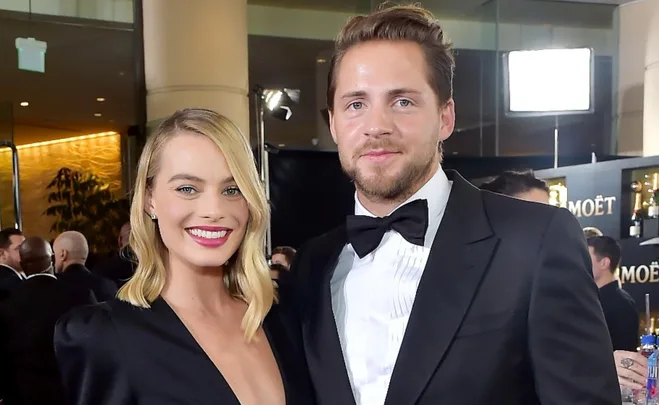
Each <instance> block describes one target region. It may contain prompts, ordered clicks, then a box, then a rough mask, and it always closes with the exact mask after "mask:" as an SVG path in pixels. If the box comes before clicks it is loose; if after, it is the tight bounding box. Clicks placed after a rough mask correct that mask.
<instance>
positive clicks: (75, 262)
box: [53, 231, 117, 302]
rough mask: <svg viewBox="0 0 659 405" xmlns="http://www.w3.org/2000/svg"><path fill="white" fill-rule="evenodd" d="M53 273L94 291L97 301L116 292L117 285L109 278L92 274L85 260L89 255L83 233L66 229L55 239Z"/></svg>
mask: <svg viewBox="0 0 659 405" xmlns="http://www.w3.org/2000/svg"><path fill="white" fill-rule="evenodd" d="M53 250H54V253H55V274H56V275H57V278H58V279H59V280H60V281H62V282H64V283H66V284H69V285H72V286H76V285H77V286H84V287H85V288H86V289H88V290H91V291H93V292H94V295H95V296H96V300H97V301H98V302H102V301H107V300H109V299H112V298H113V297H114V296H115V295H116V294H117V286H116V284H115V283H113V282H112V281H111V280H109V279H106V278H103V277H101V276H99V275H97V274H93V273H92V272H91V271H89V269H87V267H85V262H86V261H87V256H88V255H89V244H88V243H87V238H85V235H83V234H81V233H80V232H76V231H67V232H64V233H62V234H61V235H59V236H58V237H57V239H55V243H53Z"/></svg>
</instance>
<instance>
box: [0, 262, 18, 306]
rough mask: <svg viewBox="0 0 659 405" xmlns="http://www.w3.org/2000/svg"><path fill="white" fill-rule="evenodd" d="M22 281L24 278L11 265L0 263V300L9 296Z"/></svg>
mask: <svg viewBox="0 0 659 405" xmlns="http://www.w3.org/2000/svg"><path fill="white" fill-rule="evenodd" d="M22 281H23V279H22V278H21V277H20V276H19V275H18V274H16V272H15V271H13V270H12V269H11V268H10V267H8V266H5V265H0V301H2V300H3V299H5V298H7V297H8V296H9V294H10V293H11V292H12V291H13V290H15V289H16V288H17V287H18V286H19V285H21V282H22Z"/></svg>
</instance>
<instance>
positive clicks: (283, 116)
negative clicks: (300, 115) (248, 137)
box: [262, 89, 300, 121]
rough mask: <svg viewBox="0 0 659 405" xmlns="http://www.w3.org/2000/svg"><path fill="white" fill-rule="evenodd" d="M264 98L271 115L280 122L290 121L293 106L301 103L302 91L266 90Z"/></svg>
mask: <svg viewBox="0 0 659 405" xmlns="http://www.w3.org/2000/svg"><path fill="white" fill-rule="evenodd" d="M262 98H263V101H264V102H265V103H264V104H265V108H266V109H267V110H268V111H269V112H270V115H272V116H273V117H274V118H277V119H279V120H282V121H288V120H289V119H291V116H292V115H293V111H292V110H291V106H292V105H293V104H297V103H298V102H299V101H300V90H292V89H281V90H279V89H276V90H274V89H264V90H263V95H262Z"/></svg>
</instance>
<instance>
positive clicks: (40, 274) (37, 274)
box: [27, 273, 57, 280]
mask: <svg viewBox="0 0 659 405" xmlns="http://www.w3.org/2000/svg"><path fill="white" fill-rule="evenodd" d="M38 276H46V277H52V278H54V279H55V280H57V277H55V276H54V275H53V274H50V273H36V274H30V275H29V276H27V279H28V280H29V279H31V278H32V277H38Z"/></svg>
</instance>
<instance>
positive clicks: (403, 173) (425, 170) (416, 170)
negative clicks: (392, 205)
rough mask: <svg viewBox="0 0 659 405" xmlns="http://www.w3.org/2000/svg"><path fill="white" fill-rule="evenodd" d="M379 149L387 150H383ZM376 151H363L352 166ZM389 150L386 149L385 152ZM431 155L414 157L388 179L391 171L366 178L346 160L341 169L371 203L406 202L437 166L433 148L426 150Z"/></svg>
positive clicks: (382, 168)
mask: <svg viewBox="0 0 659 405" xmlns="http://www.w3.org/2000/svg"><path fill="white" fill-rule="evenodd" d="M380 148H384V147H383V146H380ZM368 149H377V147H373V146H371V147H369V148H366V147H364V148H361V149H360V151H359V152H360V153H359V154H355V158H354V159H353V162H355V161H356V160H357V159H359V157H358V156H360V155H361V152H362V151H365V150H368ZM384 149H386V148H384ZM425 150H427V151H428V153H424V154H423V155H422V156H415V157H413V158H412V159H411V161H410V162H409V163H407V164H406V165H405V166H404V167H403V168H402V169H401V170H400V171H399V172H398V173H395V174H393V175H391V174H390V175H387V169H388V167H387V166H385V165H381V166H380V167H378V168H376V169H375V170H373V172H372V174H370V175H369V176H365V175H364V174H363V173H362V172H361V170H359V169H358V168H357V165H356V164H349V163H348V162H346V161H345V159H343V158H341V154H340V153H339V158H340V160H341V167H342V168H343V171H344V172H345V173H346V175H347V176H348V177H350V179H351V180H352V181H353V182H354V183H355V187H356V188H357V190H359V191H360V192H361V193H362V194H364V196H365V197H366V198H368V199H369V200H371V201H404V200H406V199H407V198H409V197H411V196H412V195H413V194H414V193H415V192H416V191H417V190H416V189H415V186H416V185H417V184H418V183H419V181H420V180H422V179H423V178H425V177H427V176H428V175H429V172H430V171H431V170H432V169H433V166H434V165H435V163H436V159H435V153H438V152H437V149H435V147H434V146H430V147H429V148H425V149H424V151H425ZM439 160H440V162H441V144H440V149H439Z"/></svg>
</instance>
